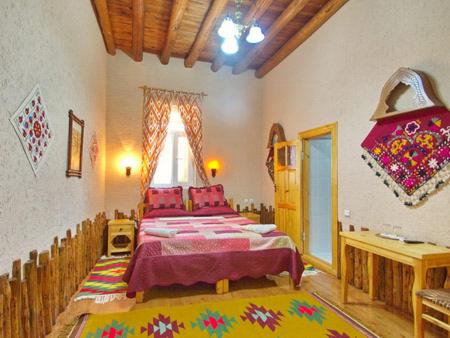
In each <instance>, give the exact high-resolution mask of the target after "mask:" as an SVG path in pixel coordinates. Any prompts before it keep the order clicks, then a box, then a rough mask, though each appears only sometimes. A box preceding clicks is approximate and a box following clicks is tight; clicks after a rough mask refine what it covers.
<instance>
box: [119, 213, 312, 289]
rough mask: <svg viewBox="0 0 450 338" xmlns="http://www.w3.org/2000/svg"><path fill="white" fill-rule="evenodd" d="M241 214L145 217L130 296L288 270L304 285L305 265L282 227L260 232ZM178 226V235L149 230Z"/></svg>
mask: <svg viewBox="0 0 450 338" xmlns="http://www.w3.org/2000/svg"><path fill="white" fill-rule="evenodd" d="M252 223H254V222H253V221H251V220H249V219H247V218H244V217H241V216H239V215H227V216H222V217H195V218H177V219H166V218H165V219H163V218H153V219H143V220H142V222H141V225H140V231H139V235H138V247H137V248H136V251H135V254H134V256H133V258H132V259H131V262H130V264H129V266H128V269H127V271H126V273H125V275H124V281H125V282H127V283H128V295H129V296H131V297H132V296H134V293H135V292H137V291H144V290H147V289H149V288H151V287H153V286H157V285H160V286H164V285H171V284H183V285H192V284H194V283H197V282H206V283H215V282H217V281H218V280H221V279H225V278H227V279H230V280H237V279H240V278H243V277H254V278H258V277H262V276H265V275H267V274H271V275H276V274H279V273H281V272H283V271H288V272H289V273H290V276H291V278H292V280H293V281H294V283H295V284H296V285H298V284H299V283H300V278H301V275H302V273H303V270H304V267H303V263H302V261H301V258H300V255H299V254H298V252H297V249H296V247H295V245H294V243H293V242H292V240H291V239H290V238H289V237H288V236H287V235H286V234H284V233H282V232H280V231H273V232H270V233H268V234H264V235H260V234H257V233H254V232H250V231H246V230H244V229H243V228H242V226H243V225H246V224H252ZM149 227H151V228H154V227H163V228H173V229H177V230H178V232H177V234H176V236H175V237H174V238H162V237H155V236H151V235H147V234H145V233H144V231H143V230H144V229H145V228H149Z"/></svg>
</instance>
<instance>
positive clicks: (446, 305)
mask: <svg viewBox="0 0 450 338" xmlns="http://www.w3.org/2000/svg"><path fill="white" fill-rule="evenodd" d="M416 295H417V297H416V313H415V316H416V318H415V321H416V323H417V324H418V325H417V324H416V325H417V331H416V332H417V333H416V335H415V338H423V337H424V327H423V320H426V321H427V322H430V323H432V324H434V325H437V326H439V327H441V328H443V329H445V330H447V331H448V336H449V337H450V289H437V290H431V289H427V290H421V291H418V292H417V293H416ZM424 306H427V307H429V308H432V309H434V310H436V311H438V312H440V313H443V314H444V315H446V316H447V323H446V322H443V321H441V320H439V319H437V318H435V317H433V316H431V315H429V314H426V313H423V312H424V311H423V309H424Z"/></svg>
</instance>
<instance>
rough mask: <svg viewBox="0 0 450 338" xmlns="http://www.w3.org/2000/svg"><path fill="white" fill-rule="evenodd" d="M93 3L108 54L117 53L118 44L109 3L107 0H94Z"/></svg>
mask: <svg viewBox="0 0 450 338" xmlns="http://www.w3.org/2000/svg"><path fill="white" fill-rule="evenodd" d="M92 5H93V6H94V10H95V14H96V16H97V19H98V23H99V26H100V30H101V31H102V35H103V40H104V41H105V47H106V51H107V52H108V54H111V55H115V54H116V44H115V42H114V35H113V32H112V26H111V20H110V18H109V12H108V4H107V3H106V0H92Z"/></svg>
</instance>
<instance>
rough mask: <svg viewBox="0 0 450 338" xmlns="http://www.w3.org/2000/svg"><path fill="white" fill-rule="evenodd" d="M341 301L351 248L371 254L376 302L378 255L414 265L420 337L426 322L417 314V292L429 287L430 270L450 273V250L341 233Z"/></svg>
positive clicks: (371, 284) (372, 294) (371, 288)
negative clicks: (444, 269)
mask: <svg viewBox="0 0 450 338" xmlns="http://www.w3.org/2000/svg"><path fill="white" fill-rule="evenodd" d="M340 235H341V301H342V303H346V302H347V289H348V271H347V266H348V264H349V261H348V259H349V255H348V254H347V251H348V250H347V248H348V247H349V246H351V247H354V248H358V249H361V250H364V251H367V252H368V261H367V269H368V277H369V296H370V299H371V300H374V299H375V296H376V295H375V285H376V284H377V265H378V264H377V258H378V256H381V257H385V258H388V259H392V260H394V261H397V262H400V263H403V264H406V265H410V266H412V267H413V269H414V284H413V289H412V295H411V297H412V303H413V311H414V336H415V337H420V332H421V326H422V325H423V324H422V321H421V320H419V318H418V316H416V314H417V311H416V309H417V306H418V305H417V302H416V292H417V291H419V290H421V289H424V288H425V287H426V276H427V270H428V269H431V268H440V267H446V268H447V274H450V249H446V248H444V247H440V246H435V245H431V244H406V243H403V242H400V241H394V240H390V239H385V238H381V237H378V236H376V234H375V233H373V232H369V231H362V232H347V231H344V232H341V233H340Z"/></svg>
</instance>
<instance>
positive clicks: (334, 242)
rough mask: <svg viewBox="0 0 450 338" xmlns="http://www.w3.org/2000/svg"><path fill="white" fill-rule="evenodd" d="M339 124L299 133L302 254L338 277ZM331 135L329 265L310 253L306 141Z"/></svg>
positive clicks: (308, 260)
mask: <svg viewBox="0 0 450 338" xmlns="http://www.w3.org/2000/svg"><path fill="white" fill-rule="evenodd" d="M337 129H338V123H337V122H335V123H331V124H327V125H325V126H321V127H318V128H314V129H310V130H306V131H303V132H300V133H298V138H299V140H300V147H301V154H302V155H301V180H300V190H301V193H300V233H301V234H302V251H303V252H302V254H303V257H304V259H305V260H306V261H307V262H309V263H311V264H313V265H315V266H316V267H317V268H319V269H321V270H323V271H326V272H328V273H331V274H333V275H335V276H337V273H338V266H339V262H338V260H339V257H338V236H339V231H338V149H337V146H338V143H337V142H338V138H337V137H338V135H337ZM326 134H330V135H331V232H332V234H331V236H332V237H331V246H332V250H331V251H332V263H331V264H329V263H328V262H325V261H323V260H321V259H319V258H317V257H314V256H312V255H310V254H309V252H308V243H307V241H306V235H307V234H308V232H309V222H308V221H307V219H306V217H307V211H306V210H307V208H308V198H307V197H306V193H307V190H306V189H305V186H306V184H305V182H306V180H309V170H308V168H307V167H306V161H305V156H304V150H305V145H306V141H307V140H309V139H311V138H314V137H318V136H322V135H326Z"/></svg>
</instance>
